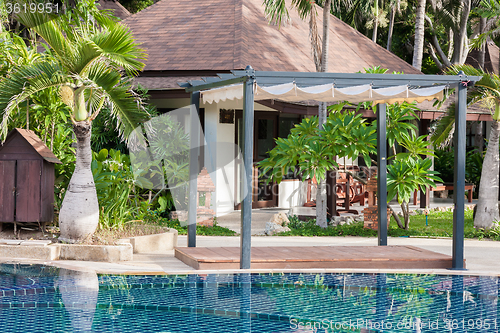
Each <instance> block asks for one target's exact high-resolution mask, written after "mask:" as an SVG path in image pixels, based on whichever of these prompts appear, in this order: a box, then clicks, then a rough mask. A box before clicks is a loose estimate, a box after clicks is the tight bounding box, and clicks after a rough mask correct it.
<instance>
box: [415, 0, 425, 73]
mask: <svg viewBox="0 0 500 333" xmlns="http://www.w3.org/2000/svg"><path fill="white" fill-rule="evenodd" d="M424 24H425V0H418V5H417V17H416V19H415V44H414V46H413V62H412V66H413V67H415V68H416V69H418V70H421V69H422V58H423V55H424Z"/></svg>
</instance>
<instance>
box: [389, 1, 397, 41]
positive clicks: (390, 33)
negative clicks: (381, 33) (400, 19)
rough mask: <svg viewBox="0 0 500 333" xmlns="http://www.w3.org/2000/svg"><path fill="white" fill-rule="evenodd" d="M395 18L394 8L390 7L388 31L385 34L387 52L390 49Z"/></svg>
mask: <svg viewBox="0 0 500 333" xmlns="http://www.w3.org/2000/svg"><path fill="white" fill-rule="evenodd" d="M395 17H396V6H392V7H391V16H390V17H389V31H388V33H387V50H388V51H390V50H391V47H392V33H393V32H394V19H395Z"/></svg>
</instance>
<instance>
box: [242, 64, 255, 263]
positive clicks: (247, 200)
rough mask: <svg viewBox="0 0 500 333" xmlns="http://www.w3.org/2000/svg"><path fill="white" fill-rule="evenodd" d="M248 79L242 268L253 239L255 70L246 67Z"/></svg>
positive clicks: (243, 178)
mask: <svg viewBox="0 0 500 333" xmlns="http://www.w3.org/2000/svg"><path fill="white" fill-rule="evenodd" d="M245 71H246V73H247V80H246V81H245V82H244V83H243V167H244V170H243V171H244V172H242V173H241V184H242V186H241V188H243V189H244V190H245V191H246V195H245V196H243V198H242V199H243V202H242V204H241V236H240V251H241V252H240V268H241V269H248V268H250V262H251V246H252V245H251V241H252V238H251V237H252V168H253V122H254V109H253V104H254V91H253V85H254V82H255V71H254V70H253V68H252V67H250V66H247V68H245Z"/></svg>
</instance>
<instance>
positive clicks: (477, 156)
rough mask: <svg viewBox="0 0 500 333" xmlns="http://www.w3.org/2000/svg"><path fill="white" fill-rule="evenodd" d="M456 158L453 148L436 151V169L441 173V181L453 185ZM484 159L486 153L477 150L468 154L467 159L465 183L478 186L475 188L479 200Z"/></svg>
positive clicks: (475, 195) (475, 194)
mask: <svg viewBox="0 0 500 333" xmlns="http://www.w3.org/2000/svg"><path fill="white" fill-rule="evenodd" d="M454 156H455V152H454V149H453V148H449V149H436V158H435V159H434V169H435V170H436V171H438V172H439V173H440V175H441V179H443V182H445V183H453V170H454V163H455V162H454ZM483 159H484V153H480V152H478V151H476V150H473V151H470V152H468V153H467V155H466V158H465V181H466V182H467V183H472V184H474V185H476V187H475V188H474V197H475V198H477V194H478V193H479V183H480V180H481V170H482V167H483Z"/></svg>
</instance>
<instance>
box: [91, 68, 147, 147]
mask: <svg viewBox="0 0 500 333" xmlns="http://www.w3.org/2000/svg"><path fill="white" fill-rule="evenodd" d="M88 79H89V80H90V81H92V82H93V83H94V84H95V86H96V90H97V91H98V92H99V93H98V96H105V97H106V99H107V102H108V104H109V108H110V110H111V114H112V116H113V117H115V118H116V119H117V120H118V132H119V133H120V135H121V137H122V138H123V139H127V138H128V136H129V135H130V133H132V131H133V130H134V129H135V128H137V126H139V125H140V124H141V123H143V122H144V121H146V120H147V119H148V118H149V115H148V114H147V112H145V110H144V107H143V105H142V103H141V102H140V100H139V99H138V98H135V95H134V93H133V92H132V85H131V83H130V82H128V81H126V80H121V76H120V74H119V73H118V72H117V71H115V70H113V69H112V68H110V67H109V66H107V65H106V63H103V62H95V63H94V64H93V65H92V66H91V67H90V69H89V73H88ZM99 94H102V95H99Z"/></svg>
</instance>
